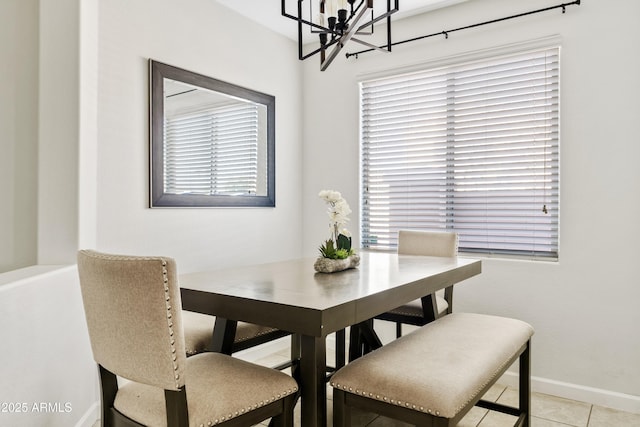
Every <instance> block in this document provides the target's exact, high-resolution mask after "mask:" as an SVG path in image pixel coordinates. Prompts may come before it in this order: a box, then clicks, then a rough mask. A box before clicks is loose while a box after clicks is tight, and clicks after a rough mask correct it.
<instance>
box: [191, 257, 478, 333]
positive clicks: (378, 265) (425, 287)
mask: <svg viewBox="0 0 640 427" xmlns="http://www.w3.org/2000/svg"><path fill="white" fill-rule="evenodd" d="M359 255H360V257H361V260H360V266H359V267H358V268H355V269H351V270H345V271H342V272H338V273H331V274H326V273H316V272H315V270H314V268H313V264H314V262H315V258H300V259H294V260H288V261H279V262H273V263H267V264H258V265H251V266H243V267H237V268H227V269H221V270H213V271H207V272H198V273H191V274H185V275H181V276H180V287H181V290H182V300H183V307H184V308H185V309H186V310H192V311H198V312H201V313H207V314H213V315H217V316H221V317H225V318H229V319H233V320H242V321H247V322H252V323H258V324H261V325H265V326H272V327H276V328H279V329H284V330H288V331H291V332H298V333H301V334H305V335H313V336H318V337H321V336H326V335H328V334H329V333H332V332H335V331H336V330H338V329H342V328H345V327H347V326H349V325H353V324H355V323H359V322H362V321H364V320H367V319H369V318H372V317H374V316H376V315H378V314H380V313H383V312H385V311H388V310H391V309H393V308H395V307H398V306H400V305H402V304H405V303H407V302H409V301H412V300H414V299H417V298H420V297H422V296H424V295H427V294H429V293H432V292H435V291H436V290H439V289H442V288H444V287H446V286H448V285H451V284H454V283H457V282H460V281H462V280H465V279H467V278H469V277H472V276H475V275H476V274H479V273H480V271H481V263H480V261H479V260H474V259H466V258H461V257H454V258H443V257H425V256H410V255H398V254H396V253H388V252H374V251H360V252H359ZM292 319H294V321H292Z"/></svg>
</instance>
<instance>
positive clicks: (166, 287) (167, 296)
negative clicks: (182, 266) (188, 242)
mask: <svg viewBox="0 0 640 427" xmlns="http://www.w3.org/2000/svg"><path fill="white" fill-rule="evenodd" d="M167 274H168V272H167V261H166V260H164V259H163V260H162V279H163V281H164V295H165V302H166V305H167V326H168V327H169V336H170V337H171V339H170V341H169V345H170V346H171V353H172V354H173V356H172V359H173V370H174V371H175V372H176V374H175V380H176V389H178V388H180V383H179V380H180V375H179V374H178V369H179V366H178V362H177V359H178V357H177V355H176V346H175V343H176V341H175V340H174V339H173V320H172V316H171V296H170V294H169V278H168V277H167Z"/></svg>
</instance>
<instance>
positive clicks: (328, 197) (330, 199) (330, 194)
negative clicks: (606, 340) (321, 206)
mask: <svg viewBox="0 0 640 427" xmlns="http://www.w3.org/2000/svg"><path fill="white" fill-rule="evenodd" d="M318 196H320V198H322V199H324V200H325V201H326V202H327V203H337V202H338V201H339V200H341V199H342V194H340V192H339V191H333V190H322V191H321V192H320V193H319V194H318Z"/></svg>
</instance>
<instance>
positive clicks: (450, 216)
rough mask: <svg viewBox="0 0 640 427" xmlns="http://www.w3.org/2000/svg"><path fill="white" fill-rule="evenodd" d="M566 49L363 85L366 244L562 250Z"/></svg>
mask: <svg viewBox="0 0 640 427" xmlns="http://www.w3.org/2000/svg"><path fill="white" fill-rule="evenodd" d="M558 86H559V48H557V47H555V48H547V49H543V50H537V51H533V52H527V53H519V54H515V55H510V56H503V57H499V58H493V59H489V60H487V59H484V60H482V61H476V62H473V63H465V64H459V65H450V66H446V67H441V68H438V69H431V70H424V71H420V72H413V73H410V74H404V75H398V76H393V77H386V78H381V79H375V80H371V81H365V82H361V84H360V95H361V138H362V165H361V167H362V204H361V206H362V211H361V217H362V218H361V227H362V230H361V237H362V244H363V246H364V247H369V248H375V249H393V248H395V247H396V245H397V231H398V230H399V229H418V230H419V229H423V230H451V231H455V232H457V233H459V236H460V251H462V252H478V253H485V254H514V255H526V256H532V257H545V258H556V257H557V254H558V201H559V183H558V181H559V179H558V175H559V174H558V163H559V161H558V157H559V149H558V136H559V135H558V134H559V123H558V122H559V120H558V115H559V90H558V89H559V88H558Z"/></svg>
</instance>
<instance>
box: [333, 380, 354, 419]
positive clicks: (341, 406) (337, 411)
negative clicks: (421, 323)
mask: <svg viewBox="0 0 640 427" xmlns="http://www.w3.org/2000/svg"><path fill="white" fill-rule="evenodd" d="M333 427H351V409H350V408H349V406H347V405H345V392H344V391H342V390H339V389H337V388H334V389H333Z"/></svg>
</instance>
